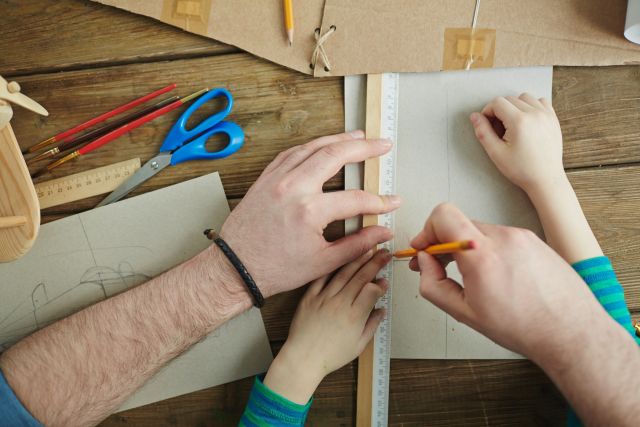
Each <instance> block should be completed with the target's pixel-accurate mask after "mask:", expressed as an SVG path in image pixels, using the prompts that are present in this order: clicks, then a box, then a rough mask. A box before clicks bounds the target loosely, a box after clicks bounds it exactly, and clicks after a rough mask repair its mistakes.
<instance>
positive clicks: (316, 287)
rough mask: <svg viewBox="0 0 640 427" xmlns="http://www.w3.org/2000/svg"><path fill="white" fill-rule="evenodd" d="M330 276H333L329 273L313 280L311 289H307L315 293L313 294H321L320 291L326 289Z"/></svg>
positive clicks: (309, 292)
mask: <svg viewBox="0 0 640 427" xmlns="http://www.w3.org/2000/svg"><path fill="white" fill-rule="evenodd" d="M330 278H331V275H330V274H327V275H326V276H322V277H321V278H319V279H316V280H314V281H313V282H311V284H310V285H309V289H307V294H309V295H313V296H317V295H319V294H320V292H322V290H323V289H324V287H325V285H326V284H327V282H328V281H329V279H330Z"/></svg>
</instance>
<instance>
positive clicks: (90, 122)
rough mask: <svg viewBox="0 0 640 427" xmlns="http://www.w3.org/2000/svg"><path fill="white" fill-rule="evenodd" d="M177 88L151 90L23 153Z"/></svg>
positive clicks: (63, 137) (30, 151) (73, 133)
mask: <svg viewBox="0 0 640 427" xmlns="http://www.w3.org/2000/svg"><path fill="white" fill-rule="evenodd" d="M175 88H176V84H175V83H171V84H170V85H169V86H167V87H165V88H162V89H158V90H156V91H155V92H151V93H150V94H148V95H145V96H143V97H140V98H138V99H134V100H133V101H131V102H129V103H127V104H124V105H121V106H120V107H118V108H116V109H113V110H111V111H108V112H106V113H104V114H101V115H99V116H98V117H94V118H93V119H91V120H88V121H86V122H84V123H82V124H79V125H78V126H75V127H73V128H71V129H69V130H66V131H64V132H61V133H59V134H57V135H55V136H52V137H51V138H49V139H45V140H44V141H42V142H39V143H37V144H36V145H33V146H31V147H29V148H27V149H26V150H24V151H22V154H28V153H34V152H36V151H38V150H40V149H42V148H44V147H48V146H49V145H52V144H55V143H56V142H58V141H62V140H64V139H65V138H68V137H70V136H71V135H75V134H76V133H78V132H80V131H82V130H84V129H86V128H88V127H91V126H93V125H95V124H97V123H100V122H103V121H105V120H107V119H108V118H110V117H113V116H117V115H118V114H120V113H123V112H125V111H127V110H130V109H132V108H134V107H137V106H138V105H140V104H144V103H145V102H147V101H148V100H150V99H153V98H155V97H157V96H160V95H162V94H163V93H167V92H170V91H172V90H173V89H175Z"/></svg>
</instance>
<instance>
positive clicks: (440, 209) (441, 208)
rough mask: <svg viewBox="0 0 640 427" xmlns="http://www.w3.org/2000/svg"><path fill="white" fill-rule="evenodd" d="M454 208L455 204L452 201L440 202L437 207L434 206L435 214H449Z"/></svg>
mask: <svg viewBox="0 0 640 427" xmlns="http://www.w3.org/2000/svg"><path fill="white" fill-rule="evenodd" d="M453 209H455V208H454V207H453V204H452V203H450V202H442V203H439V204H438V205H437V206H436V207H435V208H433V215H447V214H448V213H450V212H451V211H452V210H453Z"/></svg>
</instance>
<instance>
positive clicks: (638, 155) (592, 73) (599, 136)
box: [553, 66, 640, 168]
mask: <svg viewBox="0 0 640 427" xmlns="http://www.w3.org/2000/svg"><path fill="white" fill-rule="evenodd" d="M553 107H554V109H555V110H556V112H557V113H558V118H559V119H560V125H561V127H562V133H563V135H564V145H565V151H564V162H565V167H567V168H576V167H589V166H600V165H617V164H626V163H634V162H638V161H640V126H638V123H640V68H639V67H633V66H625V67H556V68H555V69H554V72H553Z"/></svg>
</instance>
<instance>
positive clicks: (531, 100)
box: [518, 92, 544, 109]
mask: <svg viewBox="0 0 640 427" xmlns="http://www.w3.org/2000/svg"><path fill="white" fill-rule="evenodd" d="M518 98H519V99H521V100H523V101H524V102H526V103H527V104H529V105H531V106H532V107H534V108H537V109H543V108H544V105H542V103H541V102H540V100H539V99H538V98H536V97H535V96H533V95H531V94H530V93H527V92H525V93H523V94H522V95H520V96H519V97H518Z"/></svg>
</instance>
